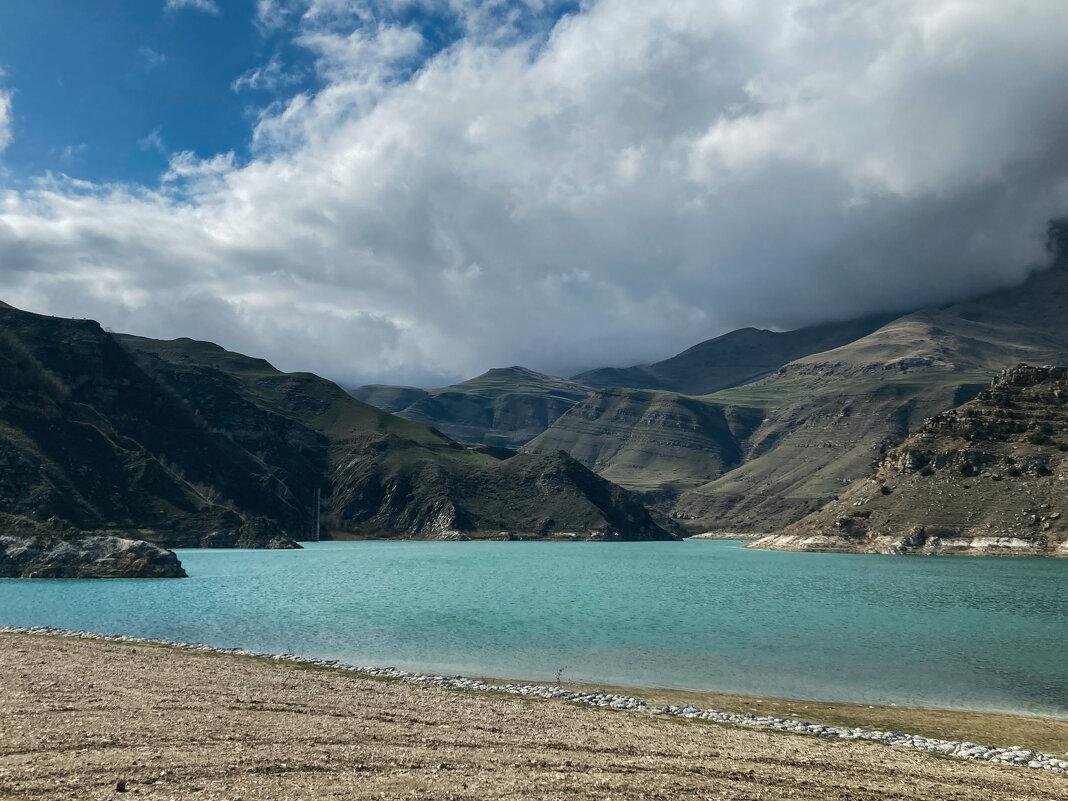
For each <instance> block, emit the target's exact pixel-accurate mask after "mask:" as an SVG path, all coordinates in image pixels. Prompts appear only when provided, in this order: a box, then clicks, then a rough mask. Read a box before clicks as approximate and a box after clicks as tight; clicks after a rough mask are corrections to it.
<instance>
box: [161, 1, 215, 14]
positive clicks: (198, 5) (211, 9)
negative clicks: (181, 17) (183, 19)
mask: <svg viewBox="0 0 1068 801" xmlns="http://www.w3.org/2000/svg"><path fill="white" fill-rule="evenodd" d="M186 8H188V9H191V10H193V11H202V12H204V13H205V14H218V13H219V6H218V5H216V3H215V0H166V2H165V3H164V6H163V9H164V11H181V10H182V9H186Z"/></svg>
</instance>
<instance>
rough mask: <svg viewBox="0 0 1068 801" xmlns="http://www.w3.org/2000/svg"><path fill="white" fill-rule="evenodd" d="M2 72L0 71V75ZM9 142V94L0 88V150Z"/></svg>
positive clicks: (0, 75)
mask: <svg viewBox="0 0 1068 801" xmlns="http://www.w3.org/2000/svg"><path fill="white" fill-rule="evenodd" d="M2 76H3V72H0V77H2ZM9 144H11V94H10V92H5V91H3V90H2V89H0V152H2V151H3V150H4V149H6V148H7V146H8V145H9Z"/></svg>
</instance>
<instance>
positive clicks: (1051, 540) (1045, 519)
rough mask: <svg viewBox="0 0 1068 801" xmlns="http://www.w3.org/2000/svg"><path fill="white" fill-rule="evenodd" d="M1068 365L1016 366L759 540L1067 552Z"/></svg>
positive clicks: (788, 545)
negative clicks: (810, 510) (831, 496)
mask: <svg viewBox="0 0 1068 801" xmlns="http://www.w3.org/2000/svg"><path fill="white" fill-rule="evenodd" d="M1066 435H1068V369H1066V368H1043V367H1028V366H1023V365H1021V366H1019V367H1016V368H1014V369H1011V370H1008V371H1006V372H1004V373H1002V374H1001V375H1000V376H999V377H998V378H997V379H996V380H995V381H994V383H993V384H992V385H991V386H990V388H989V389H987V390H985V391H983V392H981V393H980V394H979V396H978V397H976V398H975V399H974V400H973V401H971V402H969V403H966V404H964V405H962V406H959V407H957V408H955V409H950V410H949V411H946V412H943V413H940V414H937V415H935V416H933V417H932V418H930V419H928V420H927V421H926V422H925V423H924V424H923V425H922V426H921V427H920V428H919V430H918V431H916V433H914V434H912V435H911V436H909V437H907V438H906V439H905V440H904V441H903V442H902V443H901V444H899V445H897V446H895V447H892V448H889V449H888V450H887V451H886V452H885V454H884V455H883V457H882V459H881V460H880V462H879V464H878V467H877V469H876V470H875V473H874V474H873V475H872V476H871V477H870V478H867V479H863V480H861V481H858V482H857V483H855V484H854V485H852V486H851V487H850V488H849V489H848V490H847V491H845V492H844V493H843V494H842V495H841V496H840V497H839V498H838V499H837V500H834V501H832V502H831V503H829V504H827V505H826V506H825V507H824V508H822V509H820V510H819V511H817V512H815V513H814V514H811V515H809V516H807V517H805V518H804V519H802V520H800V521H799V522H797V523H795V524H793V525H790V526H788V527H786V528H785V529H784V530H783V531H782V532H780V533H778V534H775V535H772V536H769V537H764V538H761V539H758V540H757V541H756V542H754V543H753V544H754V547H762V548H777V549H785V550H816V551H870V552H878V553H977V554H1023V555H1041V556H1068V520H1066V518H1065V515H1066V514H1068V505H1066V498H1068V495H1066V489H1068V436H1066Z"/></svg>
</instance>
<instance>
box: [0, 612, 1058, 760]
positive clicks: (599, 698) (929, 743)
mask: <svg viewBox="0 0 1068 801" xmlns="http://www.w3.org/2000/svg"><path fill="white" fill-rule="evenodd" d="M0 634H36V635H45V636H50V637H75V638H79V639H86V640H104V641H108V642H124V643H144V644H146V645H166V646H170V647H172V648H180V649H182V650H185V651H199V652H203V653H214V654H230V655H234V656H253V657H261V658H266V659H275V660H278V661H282V662H297V663H301V664H307V665H316V666H319V667H327V668H335V669H337V670H349V671H352V672H354V673H362V674H365V675H369V676H380V677H383V678H390V679H399V680H402V681H411V682H417V683H420V684H432V685H434V686H437V687H447V688H450V689H456V690H479V691H483V692H501V693H511V694H514V695H525V696H531V697H536V698H562V699H564V700H568V701H577V702H579V703H583V704H589V705H590V706H599V707H608V708H610V709H620V710H633V711H641V712H651V713H652V714H661V715H675V716H677V717H683V718H691V719H696V720H708V721H714V722H716V723H730V724H736V725H740V726H756V727H764V728H770V729H777V730H779V731H789V732H796V733H799V734H811V735H814V736H816V737H839V738H843V739H862V740H874V741H876V742H881V743H887V744H888V745H903V746H907V747H909V748H917V749H920V750H923V751H933V752H937V753H940V754H946V755H949V756H955V757H961V758H962V759H978V760H982V761H984V762H996V763H1000V764H1008V765H1015V766H1019V767H1027V768H1034V769H1038V770H1046V771H1051V772H1054V773H1068V760H1064V759H1060V758H1058V757H1057V756H1056V755H1054V754H1043V753H1040V752H1038V751H1033V750H1031V749H1028V748H1022V747H1020V746H1011V747H1008V748H997V747H993V746H988V745H978V744H977V743H972V742H966V741H965V742H961V741H957V740H938V739H935V738H930V737H920V736H919V735H915V734H903V733H900V732H888V731H874V730H869V729H840V728H836V727H834V726H823V725H820V724H818V723H810V722H808V721H801V720H791V719H789V718H776V717H772V716H770V715H765V716H755V715H752V714H745V715H733V714H730V713H728V712H720V711H719V710H716V709H699V708H697V707H694V706H684V707H677V706H665V707H653V708H651V707H649V706H648V705H647V704H646V703H645V702H644V701H642V700H641V699H639V698H633V697H631V696H628V695H618V694H614V693H606V692H599V691H592V692H578V691H573V690H565V689H564V688H562V687H550V686H545V685H538V684H490V683H488V682H484V681H480V680H478V679H470V678H465V677H463V676H440V675H435V674H432V673H414V672H411V671H407V670H399V669H397V668H392V667H368V666H357V665H347V664H344V663H342V662H338V661H336V660H326V659H313V658H309V657H303V656H297V655H296V654H289V653H285V654H267V653H259V652H256V651H249V650H246V649H244V648H216V647H215V646H211V645H204V644H202V643H189V642H176V641H174V640H165V639H156V638H150V637H130V636H127V635H124V634H100V633H96V632H91V631H75V630H71V629H59V628H55V627H53V626H0Z"/></svg>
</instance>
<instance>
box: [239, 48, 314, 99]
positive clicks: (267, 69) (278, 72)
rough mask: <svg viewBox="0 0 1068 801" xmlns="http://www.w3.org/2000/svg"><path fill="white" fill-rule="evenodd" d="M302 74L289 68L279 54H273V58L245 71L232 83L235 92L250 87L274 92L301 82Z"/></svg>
mask: <svg viewBox="0 0 1068 801" xmlns="http://www.w3.org/2000/svg"><path fill="white" fill-rule="evenodd" d="M300 80H301V76H300V75H299V74H298V73H295V72H292V71H290V70H287V69H286V67H285V65H284V64H283V63H282V60H281V59H280V58H279V57H278V56H277V55H274V56H271V60H270V61H268V62H267V63H266V64H264V65H263V66H260V67H253V68H252V69H250V70H247V71H245V72H244V73H242V74H241V75H240V76H238V77H237V78H236V79H234V82H233V83H232V84H230V88H231V89H232V90H233V91H234V92H235V93H240V92H243V91H246V90H249V89H262V90H265V91H268V92H274V91H277V90H278V89H280V88H282V87H284V86H292V85H293V84H297V83H300Z"/></svg>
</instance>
